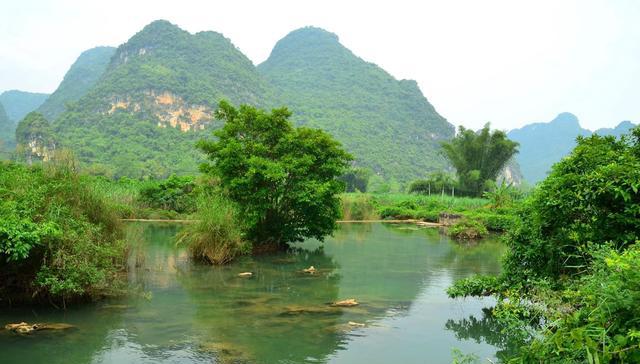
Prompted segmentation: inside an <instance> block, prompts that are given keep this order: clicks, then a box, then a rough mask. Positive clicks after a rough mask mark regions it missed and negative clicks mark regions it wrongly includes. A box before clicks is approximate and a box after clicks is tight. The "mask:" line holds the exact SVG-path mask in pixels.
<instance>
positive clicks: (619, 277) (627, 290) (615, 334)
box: [512, 243, 640, 363]
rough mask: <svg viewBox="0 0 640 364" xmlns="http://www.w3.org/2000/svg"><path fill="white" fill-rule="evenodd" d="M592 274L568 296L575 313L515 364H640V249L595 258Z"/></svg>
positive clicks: (559, 319)
mask: <svg viewBox="0 0 640 364" xmlns="http://www.w3.org/2000/svg"><path fill="white" fill-rule="evenodd" d="M592 256H593V258H594V261H593V265H592V266H591V268H590V269H589V273H588V274H586V275H584V276H582V277H581V278H580V279H579V280H578V281H577V282H576V283H575V284H573V285H571V286H570V287H569V288H567V289H565V290H564V291H563V296H564V297H565V300H567V301H570V302H572V303H573V304H574V305H575V307H577V308H576V309H575V311H573V312H570V313H556V314H554V315H551V316H552V317H550V323H549V325H547V326H546V328H545V329H544V331H543V334H544V335H543V336H539V337H538V338H536V339H535V340H533V342H532V343H531V344H530V345H529V346H526V347H525V348H523V350H522V352H521V353H520V355H519V356H518V357H517V358H515V359H513V360H512V362H527V363H528V362H546V363H578V362H580V363H612V362H613V363H637V362H640V305H638V302H640V245H639V244H638V243H636V244H635V245H633V246H632V247H630V248H629V249H628V250H626V251H624V252H618V251H616V249H612V248H609V247H604V248H600V249H597V250H595V252H594V253H593V254H592Z"/></svg>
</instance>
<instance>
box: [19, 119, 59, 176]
mask: <svg viewBox="0 0 640 364" xmlns="http://www.w3.org/2000/svg"><path fill="white" fill-rule="evenodd" d="M16 141H17V143H18V145H17V147H16V153H17V155H18V157H19V158H21V159H23V160H25V161H26V162H27V163H28V164H32V163H34V162H37V161H43V162H46V161H49V160H51V158H52V157H53V154H54V152H55V150H56V148H57V145H56V141H55V139H54V137H53V134H52V132H51V127H50V125H49V122H48V121H47V119H45V117H44V116H43V115H42V114H40V113H37V112H31V113H29V114H27V116H25V117H24V119H22V120H21V121H20V123H18V126H17V128H16Z"/></svg>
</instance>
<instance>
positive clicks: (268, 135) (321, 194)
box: [198, 101, 352, 247]
mask: <svg viewBox="0 0 640 364" xmlns="http://www.w3.org/2000/svg"><path fill="white" fill-rule="evenodd" d="M290 116H291V113H290V112H289V111H288V110H287V109H286V108H280V109H274V110H273V111H272V112H270V113H269V112H265V111H263V110H259V109H256V108H254V107H252V106H248V105H242V106H240V108H239V109H236V108H234V107H233V106H231V105H230V104H229V103H227V102H225V101H222V102H221V103H220V106H219V109H218V110H217V112H216V117H217V118H219V119H222V120H224V121H225V124H224V126H223V127H222V128H221V129H219V130H217V131H215V132H214V135H215V136H216V137H217V140H215V141H205V140H202V141H200V142H199V144H198V146H199V148H200V149H201V150H202V151H203V152H205V153H206V154H207V156H208V158H209V159H210V160H211V161H212V163H209V164H203V165H202V170H203V171H204V172H207V173H210V174H212V175H214V176H216V177H217V178H219V180H220V184H221V186H222V188H223V189H224V190H225V192H226V193H227V195H228V196H229V198H230V199H231V200H232V201H233V202H235V203H236V204H237V206H238V207H239V209H240V215H241V216H242V219H243V220H244V221H243V222H244V224H245V225H246V231H245V238H247V239H248V240H250V241H251V242H253V244H254V247H255V246H257V245H262V244H267V245H268V246H270V247H286V246H287V245H286V243H287V242H295V241H302V240H303V239H304V238H307V237H313V238H316V239H319V240H322V239H323V238H324V237H325V236H326V235H328V234H330V233H332V232H333V230H334V229H335V228H336V220H337V218H338V217H339V216H340V199H339V197H338V194H339V193H340V192H342V191H344V183H343V182H342V181H340V180H339V179H338V177H339V176H340V175H342V174H343V173H344V171H345V168H346V167H347V166H348V164H349V161H350V160H351V159H352V157H351V156H350V155H349V154H348V153H346V152H345V151H344V150H343V149H342V147H341V145H340V143H338V142H337V141H335V140H334V139H333V138H332V137H331V136H330V135H329V134H327V133H325V132H323V131H321V130H317V129H309V128H304V127H300V128H295V127H293V126H292V124H291V123H290V122H289V120H288V119H289V117H290Z"/></svg>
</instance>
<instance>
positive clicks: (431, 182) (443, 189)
mask: <svg viewBox="0 0 640 364" xmlns="http://www.w3.org/2000/svg"><path fill="white" fill-rule="evenodd" d="M457 187H458V183H457V181H456V180H455V179H454V178H453V177H452V176H451V175H450V174H448V173H445V172H434V173H431V174H429V176H428V177H427V178H426V179H419V180H415V181H413V182H412V183H411V185H409V193H418V194H425V195H426V194H429V195H430V194H432V193H433V194H438V193H450V192H451V191H452V190H453V189H454V188H457Z"/></svg>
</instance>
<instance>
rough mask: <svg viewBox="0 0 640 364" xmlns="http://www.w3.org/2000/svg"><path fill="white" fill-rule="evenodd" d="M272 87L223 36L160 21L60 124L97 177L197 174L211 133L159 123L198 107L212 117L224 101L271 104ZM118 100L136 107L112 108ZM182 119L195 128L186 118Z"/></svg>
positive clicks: (115, 60) (64, 139) (122, 52)
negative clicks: (202, 141)
mask: <svg viewBox="0 0 640 364" xmlns="http://www.w3.org/2000/svg"><path fill="white" fill-rule="evenodd" d="M268 89H269V88H268V86H267V85H266V82H265V81H264V80H263V79H262V77H260V75H259V74H258V73H257V71H256V70H255V68H254V66H253V65H252V64H251V61H250V60H249V59H248V58H247V57H245V56H244V55H243V54H242V53H241V52H240V51H239V50H238V49H237V48H236V47H235V46H234V45H233V44H232V43H231V42H230V41H229V40H228V39H226V38H224V37H223V36H222V35H221V34H219V33H215V32H201V33H197V34H195V35H193V34H189V33H188V32H186V31H184V30H182V29H180V28H178V27H177V26H175V25H173V24H171V23H169V22H166V21H156V22H153V23H151V24H149V25H148V26H146V27H145V28H144V29H143V30H142V31H140V32H139V33H137V34H136V35H135V36H133V37H132V38H131V39H130V40H129V41H128V42H127V43H125V44H123V45H121V46H120V47H118V49H117V50H116V52H115V54H114V55H113V57H112V58H111V62H110V64H109V65H108V66H107V70H106V71H105V73H104V75H103V76H102V77H101V78H100V80H99V81H98V82H97V83H96V84H95V85H94V86H93V87H92V88H91V90H90V91H88V92H87V94H86V95H85V96H83V97H82V98H80V99H79V100H78V101H77V102H76V103H73V105H70V108H69V109H68V110H67V111H66V112H64V113H63V114H62V115H61V116H60V117H59V118H58V119H57V120H56V122H55V131H56V134H57V137H58V139H59V141H60V143H61V144H62V145H65V146H68V147H71V148H73V150H74V152H75V153H76V154H77V155H78V157H79V159H80V160H81V162H83V164H84V165H85V166H90V167H91V168H95V169H96V173H101V174H104V175H107V176H114V177H120V176H128V177H134V178H140V177H147V178H148V177H159V178H165V177H167V176H169V175H170V174H172V173H177V174H187V173H194V172H196V171H197V166H198V163H199V162H201V161H202V158H201V156H200V154H199V153H198V152H197V151H196V150H195V149H194V147H193V146H194V144H195V142H196V141H197V140H198V139H199V138H201V137H202V136H203V135H204V134H203V131H200V130H199V128H197V127H196V128H195V129H196V131H190V132H181V131H180V130H179V129H177V128H174V127H171V126H170V125H168V123H167V122H166V121H163V120H160V119H159V117H160V116H163V117H169V116H170V114H171V113H172V112H177V111H176V110H182V111H184V112H186V111H185V110H187V109H188V108H189V107H191V106H202V107H204V108H205V110H209V111H211V110H212V109H213V108H215V106H216V105H217V102H218V101H219V100H220V99H222V98H225V99H229V100H231V101H233V102H236V103H240V102H243V103H251V104H264V102H265V100H266V99H268V98H269V96H268V95H269V91H268ZM165 92H169V93H170V94H171V95H172V96H173V98H174V99H173V100H171V101H170V102H171V103H170V104H169V103H167V104H161V103H158V102H157V101H156V100H155V98H154V97H155V96H157V95H160V94H163V93H165ZM154 95H155V96H154ZM117 102H124V103H128V105H129V106H128V107H122V108H117V109H114V110H112V107H113V105H114V104H115V103H117ZM167 102H169V101H167ZM134 105H137V106H134ZM159 115H160V116H159ZM179 120H180V121H184V122H191V119H190V117H189V116H188V115H186V114H185V115H183V116H181V117H180V118H179ZM210 122H211V120H208V121H207V122H206V123H205V125H206V124H207V123H210ZM159 123H160V124H164V126H165V127H159Z"/></svg>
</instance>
